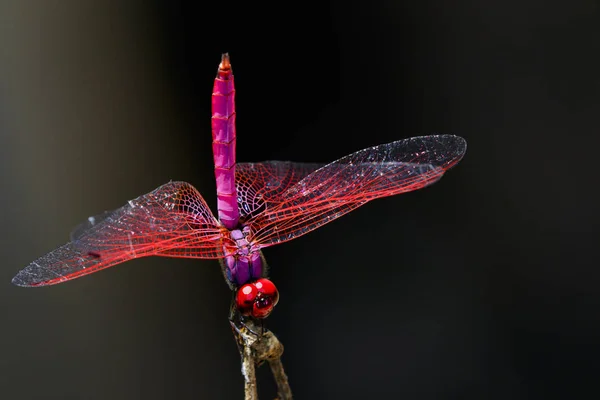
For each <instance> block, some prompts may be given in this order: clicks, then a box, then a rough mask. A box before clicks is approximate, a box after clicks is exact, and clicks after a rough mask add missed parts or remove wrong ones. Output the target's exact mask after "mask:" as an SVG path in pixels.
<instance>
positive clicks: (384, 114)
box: [0, 0, 600, 400]
mask: <svg viewBox="0 0 600 400" xmlns="http://www.w3.org/2000/svg"><path fill="white" fill-rule="evenodd" d="M195 3H200V2H194V4H195ZM202 3H204V4H202V5H200V4H195V5H190V4H192V2H189V3H187V2H183V1H155V2H144V1H141V0H137V1H136V0H128V1H123V0H120V1H117V0H111V1H104V2H101V1H91V0H77V1H75V0H72V1H62V2H54V1H42V0H36V1H28V2H21V1H16V0H13V1H9V0H4V1H0V188H1V192H0V193H1V195H0V222H1V223H0V238H1V243H2V261H3V262H2V268H1V269H0V326H1V329H0V349H1V356H0V398H2V399H41V398H43V399H114V400H116V399H145V400H150V399H175V398H176V399H239V398H242V378H241V375H240V365H239V356H238V353H237V348H236V345H235V343H234V340H233V338H232V335H231V332H230V328H229V324H228V322H227V313H228V307H229V301H230V292H229V290H228V288H227V286H226V285H225V283H224V281H223V279H222V276H221V271H220V269H219V267H218V264H217V262H215V261H195V260H173V259H164V258H162V259H161V258H149V259H139V260H135V261H132V262H129V263H127V264H123V265H120V266H118V267H116V268H111V269H109V270H106V271H103V272H101V273H98V274H95V275H92V276H89V277H85V278H82V279H78V280H75V281H73V282H70V283H67V284H62V285H58V286H53V287H49V288H42V289H23V288H18V287H13V286H12V285H11V284H10V279H11V278H12V276H13V275H14V274H16V273H17V271H18V270H19V269H21V268H22V267H25V266H26V265H27V264H28V263H29V262H31V261H32V260H34V259H36V258H37V257H39V256H41V255H43V254H44V253H46V252H48V251H50V250H52V249H53V248H55V247H57V246H59V245H61V244H62V243H64V242H65V241H66V240H67V239H68V234H69V232H70V230H71V229H72V228H73V227H74V226H76V225H77V224H78V223H80V222H81V221H83V220H84V219H85V218H87V216H89V215H92V214H97V213H99V212H101V211H103V210H106V209H113V208H117V207H120V206H121V205H123V204H124V203H125V202H126V200H128V199H131V198H135V197H137V196H138V195H140V194H143V193H147V192H149V191H151V190H152V189H154V188H155V187H158V186H159V185H161V184H163V183H165V182H167V181H169V180H170V179H173V180H186V181H189V182H191V183H193V184H194V185H195V186H196V187H197V188H198V189H199V190H200V191H201V192H202V193H203V194H204V196H205V198H206V199H207V201H208V203H209V204H210V205H211V207H213V209H214V206H215V194H214V193H215V185H214V181H213V179H214V178H213V171H212V155H211V147H210V143H211V139H210V137H211V135H210V94H211V89H212V84H213V78H214V76H215V73H216V68H217V65H218V63H219V60H220V54H221V53H222V52H225V51H228V52H230V54H231V58H232V63H233V69H234V73H235V77H236V87H237V106H238V108H237V111H238V135H239V136H238V159H239V160H240V161H261V160H266V159H280V160H294V161H313V162H325V161H331V160H334V159H336V158H339V157H341V156H343V155H346V154H349V153H351V152H354V151H356V150H358V149H362V148H365V147H369V146H372V145H376V144H379V143H386V142H390V141H393V140H397V139H401V138H405V137H410V136H416V135H422V134H431V133H454V134H458V135H461V136H463V137H465V138H466V139H467V140H468V143H469V149H468V151H467V155H466V157H465V158H464V160H463V161H462V162H461V163H460V164H459V165H458V167H457V168H455V169H454V170H452V171H450V172H449V173H448V175H447V176H446V177H445V178H444V179H442V181H440V182H439V183H438V184H436V185H434V186H433V187H431V188H428V189H425V190H422V191H419V192H415V193H410V194H407V195H403V196H399V197H392V198H386V199H383V200H379V201H376V202H374V203H370V204H368V205H366V206H364V207H362V208H360V209H358V210H356V211H354V212H352V213H351V214H349V215H347V216H345V217H343V218H341V219H340V220H338V221H336V222H334V223H332V224H330V225H327V226H326V227H324V228H322V229H319V230H317V231H315V232H313V233H311V234H309V235H307V236H303V237H302V238H299V239H297V240H294V241H291V242H288V243H286V244H284V245H281V246H275V247H272V248H269V249H268V250H266V252H265V255H266V257H267V260H268V262H269V264H270V265H271V268H272V274H271V277H272V279H273V280H274V281H275V282H276V283H277V285H278V287H279V290H280V292H281V301H280V304H279V306H278V307H277V309H276V311H275V312H274V314H273V315H272V317H271V318H269V320H268V327H269V328H271V329H272V330H273V331H274V332H275V333H276V334H277V335H278V336H279V337H280V339H281V340H282V342H283V343H284V345H285V346H286V352H285V354H284V365H285V367H286V369H287V373H288V374H289V378H290V383H291V385H292V389H293V391H294V393H295V395H296V398H298V399H371V398H402V399H548V398H578V397H580V396H583V395H584V393H585V396H586V398H594V397H598V395H600V389H599V386H598V384H597V379H598V378H597V376H598V372H599V371H598V367H597V365H598V360H599V356H600V349H599V346H598V335H599V333H600V317H599V314H598V306H600V270H599V269H598V257H597V252H596V249H597V248H598V246H597V244H598V238H599V235H598V229H597V228H598V224H599V223H600V212H598V209H597V208H598V203H599V196H598V173H597V171H598V167H597V165H598V159H599V158H600V155H599V153H598V148H599V144H600V129H599V128H600V123H599V122H598V117H599V115H600V113H599V111H600V56H599V50H600V23H599V22H600V19H599V17H600V8H599V7H600V5H599V4H598V2H595V1H589V0H575V1H571V2H557V1H551V2H549V1H534V0H526V1H504V2H496V4H493V2H472V1H454V2H444V1H420V2H402V1H387V2H381V1H369V2H346V1H337V2H314V3H310V2H295V3H285V2H273V3H270V2H244V3H243V4H235V3H230V2H217V1H209V2H202ZM259 377H260V381H259V389H260V394H261V398H264V399H269V398H273V397H274V396H275V388H274V383H273V381H272V378H271V377H270V373H269V371H268V368H266V367H263V368H262V369H261V372H260V376H259Z"/></svg>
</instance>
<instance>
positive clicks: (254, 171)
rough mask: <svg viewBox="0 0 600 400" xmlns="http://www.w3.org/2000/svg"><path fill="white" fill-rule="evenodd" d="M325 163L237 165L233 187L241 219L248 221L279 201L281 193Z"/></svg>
mask: <svg viewBox="0 0 600 400" xmlns="http://www.w3.org/2000/svg"><path fill="white" fill-rule="evenodd" d="M324 165H325V164H309V163H293V162H289V161H265V162H262V163H239V164H237V165H236V167H235V186H236V190H237V195H238V205H239V210H240V217H241V218H242V220H247V219H249V218H251V217H253V216H255V215H257V214H259V213H260V212H263V211H265V210H267V209H269V208H270V207H272V206H273V205H278V204H279V203H280V202H281V194H283V193H284V192H285V191H286V190H288V189H290V188H291V187H292V186H294V185H295V184H296V183H298V182H299V181H301V180H302V179H304V178H305V177H306V176H307V175H309V174H311V173H312V172H314V171H316V170H317V169H319V168H321V167H323V166H324Z"/></svg>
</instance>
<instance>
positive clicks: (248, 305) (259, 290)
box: [235, 278, 279, 319]
mask: <svg viewBox="0 0 600 400" xmlns="http://www.w3.org/2000/svg"><path fill="white" fill-rule="evenodd" d="M235 300H236V305H237V308H238V310H239V311H240V313H241V314H242V315H246V316H252V317H254V318H258V319H262V318H267V317H268V316H269V314H271V311H273V308H275V306H276V305H277V302H278V301H279V292H278V291H277V288H276V287H275V285H274V284H273V282H271V281H270V280H268V279H265V278H260V279H257V280H256V281H254V282H251V283H246V284H245V285H242V286H241V287H240V288H239V289H238V290H237V293H236V296H235Z"/></svg>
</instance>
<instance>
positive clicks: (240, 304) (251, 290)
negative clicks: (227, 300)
mask: <svg viewBox="0 0 600 400" xmlns="http://www.w3.org/2000/svg"><path fill="white" fill-rule="evenodd" d="M256 296H258V289H257V288H256V286H254V284H253V283H247V284H245V285H244V286H242V287H241V288H239V289H238V291H237V294H236V298H235V303H236V305H237V308H238V310H240V312H241V313H242V314H243V315H250V314H251V313H252V306H253V305H254V301H255V300H256Z"/></svg>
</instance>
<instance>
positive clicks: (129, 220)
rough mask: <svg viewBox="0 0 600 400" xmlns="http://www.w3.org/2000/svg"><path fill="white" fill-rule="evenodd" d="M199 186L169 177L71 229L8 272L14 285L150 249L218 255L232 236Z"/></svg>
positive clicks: (55, 279) (58, 278)
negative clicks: (67, 237) (64, 238)
mask: <svg viewBox="0 0 600 400" xmlns="http://www.w3.org/2000/svg"><path fill="white" fill-rule="evenodd" d="M224 229H225V228H223V227H222V226H221V225H220V223H219V222H218V221H217V220H216V218H215V217H214V216H213V215H212V213H211V212H210V210H209V208H208V206H207V205H206V202H205V201H204V199H203V198H202V196H201V195H200V193H198V191H197V190H196V189H195V188H194V187H193V186H192V185H190V184H188V183H185V182H170V183H167V184H165V185H163V186H161V187H159V188H158V189H156V190H154V191H153V192H151V193H148V194H145V195H143V196H140V197H138V198H137V199H135V200H130V201H129V202H128V203H127V204H126V205H125V206H123V207H121V208H119V209H117V210H115V211H112V212H105V213H103V214H101V215H99V216H96V217H90V218H89V219H88V221H87V222H86V223H84V224H82V225H80V226H79V227H77V228H76V229H75V231H74V232H73V234H72V236H71V242H69V243H67V244H65V245H63V246H62V247H59V248H58V249H56V250H54V251H52V252H50V253H48V254H46V255H45V256H43V257H41V258H39V259H38V260H36V261H34V262H33V263H31V264H30V265H29V266H28V267H26V268H25V269H23V270H22V271H21V272H19V273H18V274H17V276H15V277H14V278H13V283H14V284H16V285H19V286H42V285H52V284H56V283H60V282H64V281H67V280H70V279H74V278H78V277H80V276H83V275H87V274H90V273H92V272H96V271H99V270H101V269H104V268H108V267H110V266H112V265H115V264H119V263H122V262H124V261H127V260H131V259H133V258H138V257H145V256H151V255H157V256H167V257H189V258H220V257H223V256H224V254H223V246H228V245H231V244H232V243H231V240H230V239H226V238H224V236H223V231H224Z"/></svg>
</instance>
